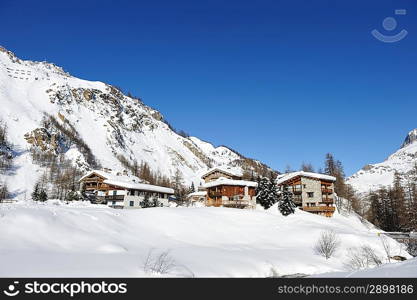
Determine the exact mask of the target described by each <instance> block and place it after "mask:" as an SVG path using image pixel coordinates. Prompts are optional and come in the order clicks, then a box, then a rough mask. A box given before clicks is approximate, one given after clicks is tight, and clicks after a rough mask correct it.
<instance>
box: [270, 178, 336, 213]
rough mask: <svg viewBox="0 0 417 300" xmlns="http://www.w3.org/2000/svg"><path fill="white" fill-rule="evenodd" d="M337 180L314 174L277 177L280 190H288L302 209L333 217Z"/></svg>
mask: <svg viewBox="0 0 417 300" xmlns="http://www.w3.org/2000/svg"><path fill="white" fill-rule="evenodd" d="M335 181H336V178H335V177H333V176H329V175H324V174H318V173H312V172H303V171H300V172H293V173H288V174H282V175H279V176H278V177H277V186H278V188H279V189H281V190H282V189H283V188H288V190H289V191H290V192H292V193H293V195H294V197H293V200H294V203H295V204H296V205H297V206H299V207H300V209H302V210H304V211H307V212H310V213H314V214H318V215H322V216H326V217H331V216H333V213H334V212H335V210H336V208H335V204H334V203H335V199H334V197H335V195H334V182H335Z"/></svg>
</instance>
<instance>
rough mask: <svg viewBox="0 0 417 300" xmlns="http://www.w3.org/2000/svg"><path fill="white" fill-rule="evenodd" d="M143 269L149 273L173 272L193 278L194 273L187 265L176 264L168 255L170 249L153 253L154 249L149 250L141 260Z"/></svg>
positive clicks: (163, 273) (162, 273)
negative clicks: (142, 260)
mask: <svg viewBox="0 0 417 300" xmlns="http://www.w3.org/2000/svg"><path fill="white" fill-rule="evenodd" d="M142 267H143V271H144V272H145V273H146V274H149V275H152V274H154V275H168V274H174V275H179V276H183V277H188V278H194V277H195V274H194V272H193V271H191V270H190V269H189V268H188V267H186V266H184V265H180V264H178V263H177V262H176V261H175V259H174V258H173V257H172V256H171V255H170V251H169V250H166V251H163V252H160V253H159V254H158V253H155V252H154V249H151V250H149V252H148V255H147V256H146V258H145V260H144V262H143V265H142Z"/></svg>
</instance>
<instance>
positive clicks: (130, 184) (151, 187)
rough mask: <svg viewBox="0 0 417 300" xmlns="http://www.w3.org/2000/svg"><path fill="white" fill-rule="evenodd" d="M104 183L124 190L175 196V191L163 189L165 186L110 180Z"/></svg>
mask: <svg viewBox="0 0 417 300" xmlns="http://www.w3.org/2000/svg"><path fill="white" fill-rule="evenodd" d="M103 182H104V183H106V184H110V185H115V186H118V187H122V188H125V189H132V190H140V191H149V192H158V193H166V194H174V190H173V189H171V188H167V187H163V186H158V185H151V184H146V183H135V182H125V181H118V180H109V179H106V180H104V181H103Z"/></svg>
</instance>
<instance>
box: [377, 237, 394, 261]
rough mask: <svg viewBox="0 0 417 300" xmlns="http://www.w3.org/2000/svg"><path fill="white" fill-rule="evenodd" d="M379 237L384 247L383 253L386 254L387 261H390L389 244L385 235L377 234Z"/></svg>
mask: <svg viewBox="0 0 417 300" xmlns="http://www.w3.org/2000/svg"><path fill="white" fill-rule="evenodd" d="M379 237H380V239H381V243H382V247H383V248H384V251H385V254H386V256H387V260H388V262H391V245H390V243H389V240H388V238H387V237H386V236H385V235H380V236H379Z"/></svg>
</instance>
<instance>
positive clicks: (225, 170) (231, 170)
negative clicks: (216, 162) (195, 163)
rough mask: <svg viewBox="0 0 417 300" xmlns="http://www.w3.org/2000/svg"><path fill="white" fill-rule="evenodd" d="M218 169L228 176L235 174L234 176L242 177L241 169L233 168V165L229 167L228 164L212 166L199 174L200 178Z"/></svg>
mask: <svg viewBox="0 0 417 300" xmlns="http://www.w3.org/2000/svg"><path fill="white" fill-rule="evenodd" d="M216 171H219V172H222V173H224V174H227V175H229V176H236V177H242V175H243V174H242V171H241V170H240V169H238V168H234V167H230V166H221V167H214V168H211V169H210V170H208V171H207V172H205V173H204V174H202V175H201V178H203V179H204V178H205V177H207V176H209V175H210V174H212V173H214V172H216Z"/></svg>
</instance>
